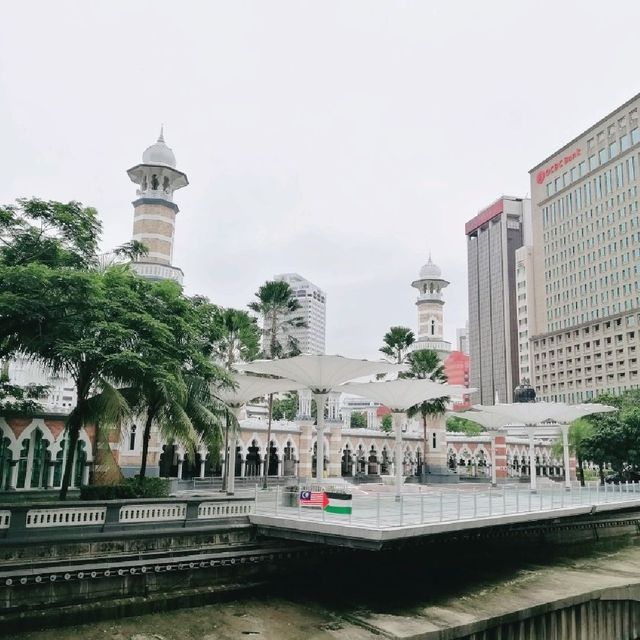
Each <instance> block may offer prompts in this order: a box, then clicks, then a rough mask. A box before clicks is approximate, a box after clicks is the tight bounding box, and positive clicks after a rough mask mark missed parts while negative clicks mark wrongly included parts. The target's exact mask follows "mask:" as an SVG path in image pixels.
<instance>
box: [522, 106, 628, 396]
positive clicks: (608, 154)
mask: <svg viewBox="0 0 640 640" xmlns="http://www.w3.org/2000/svg"><path fill="white" fill-rule="evenodd" d="M639 107H640V94H638V95H636V96H635V97H634V98H632V99H631V100H630V101H628V102H627V103H625V104H623V105H622V106H620V107H619V108H617V109H616V110H615V111H613V112H612V113H610V114H609V115H608V116H606V117H605V118H603V119H602V120H600V121H599V122H597V123H596V124H594V125H593V126H592V127H590V128H589V129H587V130H586V131H585V132H584V133H582V134H581V135H579V136H578V137H577V138H574V139H573V140H571V141H570V142H568V143H567V144H565V145H564V146H563V147H562V148H560V149H559V150H558V151H555V152H554V153H553V154H552V155H550V156H549V157H548V158H546V159H545V160H543V161H542V162H541V163H540V164H538V165H536V166H535V167H534V168H533V169H532V170H531V171H530V178H531V195H532V201H533V256H532V258H533V259H532V262H533V269H532V271H533V274H532V275H533V280H534V281H533V288H534V293H535V307H534V309H535V313H531V310H532V306H531V305H529V310H530V313H529V317H528V321H529V333H530V335H531V342H530V347H531V354H530V357H531V358H532V361H531V365H532V367H533V375H532V380H531V382H532V384H533V385H534V386H535V387H536V390H537V392H538V397H539V398H540V399H542V400H557V401H567V402H581V401H584V400H587V399H589V398H592V397H594V396H595V395H597V394H598V393H601V392H604V391H608V392H612V393H619V392H621V391H623V390H625V389H628V388H634V387H637V386H638V384H640V366H639V364H638V354H639V352H640V342H639V340H638V331H639V329H640V212H639V211H638V181H639V178H638V170H639V167H638V165H639V163H640V128H639V125H638V110H639Z"/></svg>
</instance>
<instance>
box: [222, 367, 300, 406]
mask: <svg viewBox="0 0 640 640" xmlns="http://www.w3.org/2000/svg"><path fill="white" fill-rule="evenodd" d="M231 377H232V379H233V381H234V382H235V383H236V388H235V389H213V393H214V394H215V395H216V396H217V397H218V398H220V400H222V401H223V402H225V403H226V404H228V405H229V406H236V407H238V406H242V405H243V404H246V403H247V402H251V400H253V399H254V398H259V397H260V396H264V395H267V394H268V393H278V392H279V391H295V390H297V389H304V388H305V386H304V385H303V384H300V383H298V382H293V380H287V379H286V378H262V377H260V376H247V375H245V374H243V373H235V374H232V375H231Z"/></svg>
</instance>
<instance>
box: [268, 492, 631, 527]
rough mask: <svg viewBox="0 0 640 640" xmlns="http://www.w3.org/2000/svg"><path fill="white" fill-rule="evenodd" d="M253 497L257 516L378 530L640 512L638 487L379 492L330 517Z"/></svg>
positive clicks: (295, 498) (320, 509)
mask: <svg viewBox="0 0 640 640" xmlns="http://www.w3.org/2000/svg"><path fill="white" fill-rule="evenodd" d="M436 486H437V485H436ZM256 497H257V504H256V513H257V514H258V515H275V516H278V517H282V518H286V519H295V520H307V521H318V520H320V521H323V522H335V523H337V524H352V525H356V526H361V527H369V528H377V529H379V528H391V527H398V526H411V525H419V524H432V523H438V522H455V521H461V520H476V519H480V518H491V517H495V516H505V515H510V514H521V513H522V514H524V513H532V512H542V511H546V512H549V511H555V510H558V511H560V510H563V509H568V508H571V507H580V506H582V507H585V506H597V505H606V504H613V503H616V504H617V505H620V506H621V507H623V506H624V505H625V503H631V504H630V506H634V507H637V508H640V483H621V484H618V485H606V484H605V485H604V486H600V485H598V484H596V485H591V484H590V485H587V486H585V487H579V486H572V487H571V489H570V490H567V489H565V487H564V485H560V484H555V483H551V484H550V485H549V486H544V487H539V488H538V489H537V491H535V492H532V491H531V490H530V489H529V487H528V486H526V485H520V484H514V485H500V486H498V487H491V488H485V487H482V488H481V487H479V485H467V486H465V487H463V488H453V487H451V486H449V487H446V488H436V487H435V486H427V487H423V488H421V490H419V491H415V492H405V493H403V494H402V495H401V496H399V497H398V498H396V496H395V495H394V494H392V493H389V492H384V491H379V492H376V493H370V494H368V495H352V496H351V498H352V499H351V510H350V512H349V513H335V512H332V510H331V509H326V508H325V507H326V505H325V504H323V503H322V502H319V503H318V504H317V505H314V507H312V508H308V506H307V505H305V504H303V503H301V502H300V500H299V493H295V492H290V491H286V490H283V489H282V488H280V487H275V488H274V489H272V490H269V491H264V490H263V491H260V492H257V494H256ZM304 507H307V508H304Z"/></svg>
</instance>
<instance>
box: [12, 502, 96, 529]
mask: <svg viewBox="0 0 640 640" xmlns="http://www.w3.org/2000/svg"><path fill="white" fill-rule="evenodd" d="M106 513H107V508H106V507H65V508H62V509H29V511H27V520H26V527H27V529H30V528H43V527H79V526H90V525H94V526H95V525H101V524H103V523H104V519H105V516H106ZM7 526H9V525H8V524H7ZM4 528H6V527H4Z"/></svg>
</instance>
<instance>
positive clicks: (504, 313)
mask: <svg viewBox="0 0 640 640" xmlns="http://www.w3.org/2000/svg"><path fill="white" fill-rule="evenodd" d="M530 212H531V201H530V200H529V199H527V198H514V197H509V196H502V197H500V198H498V200H496V201H495V202H494V203H493V204H491V205H490V206H489V207H487V208H485V209H483V210H482V211H480V213H478V214H477V215H476V216H475V217H474V218H473V219H471V220H470V221H469V222H467V224H466V225H465V233H466V236H467V258H468V276H469V352H470V358H471V372H470V386H471V387H472V388H476V389H477V390H478V391H476V392H475V393H473V394H472V402H473V403H474V404H477V403H481V404H493V403H494V402H495V401H496V400H497V401H499V402H511V401H512V399H513V390H514V388H515V387H516V385H517V384H518V382H519V359H518V325H517V319H516V313H517V304H516V269H515V266H516V255H515V254H516V250H517V249H519V248H520V247H521V246H522V245H523V243H524V235H525V231H524V227H525V222H524V221H525V219H527V218H529V217H530V215H531V213H530Z"/></svg>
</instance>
